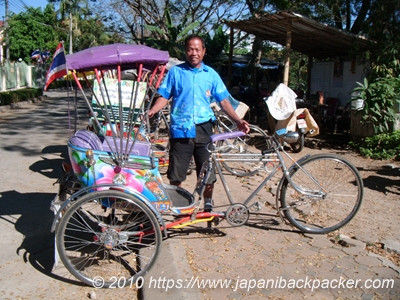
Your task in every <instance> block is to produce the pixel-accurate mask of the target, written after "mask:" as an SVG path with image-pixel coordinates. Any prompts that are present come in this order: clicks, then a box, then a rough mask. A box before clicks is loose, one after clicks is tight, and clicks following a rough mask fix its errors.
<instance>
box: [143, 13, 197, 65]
mask: <svg viewBox="0 0 400 300" xmlns="http://www.w3.org/2000/svg"><path fill="white" fill-rule="evenodd" d="M165 18H166V26H165V27H166V30H163V29H160V28H158V27H157V26H155V25H144V28H146V29H147V30H149V31H151V32H153V34H154V35H155V36H156V37H155V38H154V37H149V38H146V39H145V43H146V44H148V45H149V46H151V47H155V48H158V49H162V50H167V51H168V52H169V55H170V56H172V57H175V58H178V59H184V58H185V52H184V48H183V46H184V45H183V42H184V39H185V37H186V35H187V34H188V33H189V32H190V31H192V30H194V29H196V27H197V26H199V24H200V23H199V22H193V23H190V24H187V23H188V21H187V19H184V20H182V21H181V23H180V24H178V25H174V24H173V21H172V19H171V15H170V13H169V10H166V11H165Z"/></svg>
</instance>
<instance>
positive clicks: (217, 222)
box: [212, 217, 221, 226]
mask: <svg viewBox="0 0 400 300" xmlns="http://www.w3.org/2000/svg"><path fill="white" fill-rule="evenodd" d="M212 222H213V223H214V226H218V225H219V223H220V222H221V220H220V218H219V217H214V219H213V220H212Z"/></svg>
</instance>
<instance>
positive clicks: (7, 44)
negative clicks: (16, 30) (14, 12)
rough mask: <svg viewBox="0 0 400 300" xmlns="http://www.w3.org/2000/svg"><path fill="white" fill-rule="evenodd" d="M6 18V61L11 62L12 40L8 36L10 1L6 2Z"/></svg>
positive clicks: (6, 0)
mask: <svg viewBox="0 0 400 300" xmlns="http://www.w3.org/2000/svg"><path fill="white" fill-rule="evenodd" d="M5 8H6V18H5V22H4V30H5V33H6V61H7V62H9V61H10V40H9V36H8V0H5Z"/></svg>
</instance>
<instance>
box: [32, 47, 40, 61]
mask: <svg viewBox="0 0 400 300" xmlns="http://www.w3.org/2000/svg"><path fill="white" fill-rule="evenodd" d="M35 58H40V51H39V49H36V50H35V51H33V52H32V54H31V59H35Z"/></svg>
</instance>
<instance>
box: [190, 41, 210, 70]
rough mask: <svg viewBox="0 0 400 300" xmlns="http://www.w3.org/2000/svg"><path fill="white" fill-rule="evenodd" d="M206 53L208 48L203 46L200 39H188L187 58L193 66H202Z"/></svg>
mask: <svg viewBox="0 0 400 300" xmlns="http://www.w3.org/2000/svg"><path fill="white" fill-rule="evenodd" d="M205 53H206V48H203V44H202V42H201V40H200V39H198V38H194V39H191V40H190V41H188V43H187V45H186V60H187V61H188V63H189V65H190V66H191V67H192V68H199V67H200V65H201V62H202V61H203V57H204V54H205Z"/></svg>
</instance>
